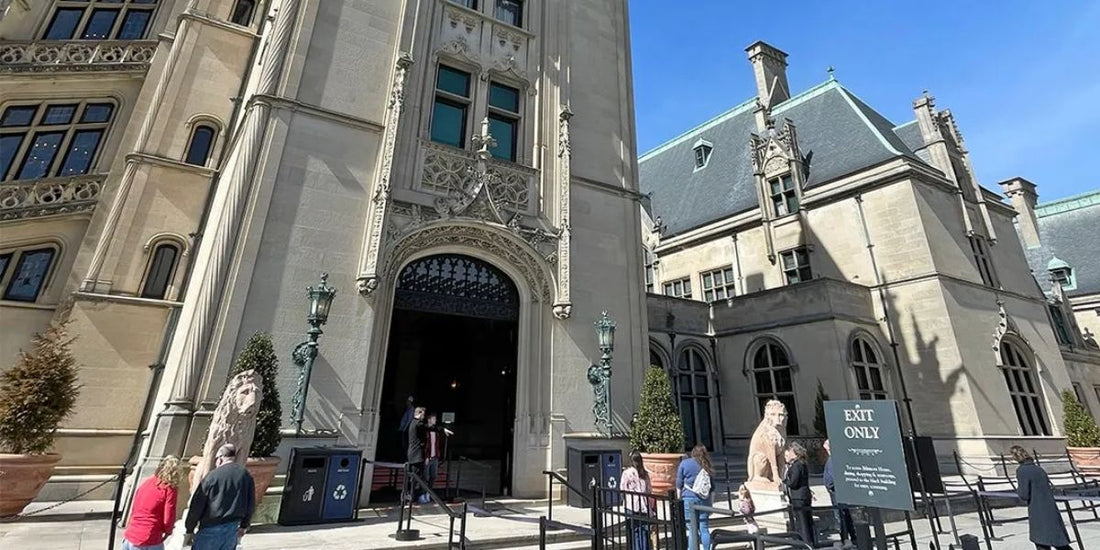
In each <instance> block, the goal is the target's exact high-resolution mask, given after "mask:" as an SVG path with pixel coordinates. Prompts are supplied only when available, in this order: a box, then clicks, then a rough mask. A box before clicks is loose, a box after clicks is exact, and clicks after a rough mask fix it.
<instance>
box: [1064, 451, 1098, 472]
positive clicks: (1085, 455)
mask: <svg viewBox="0 0 1100 550" xmlns="http://www.w3.org/2000/svg"><path fill="white" fill-rule="evenodd" d="M1066 452H1068V453H1069V458H1070V460H1072V461H1073V465H1074V466H1076V467H1077V469H1078V470H1081V471H1083V472H1086V473H1093V474H1097V473H1100V447H1066Z"/></svg>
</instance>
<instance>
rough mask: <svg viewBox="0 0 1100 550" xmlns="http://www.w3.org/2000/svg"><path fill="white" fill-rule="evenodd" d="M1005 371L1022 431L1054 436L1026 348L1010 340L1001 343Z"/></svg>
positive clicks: (1006, 382)
mask: <svg viewBox="0 0 1100 550" xmlns="http://www.w3.org/2000/svg"><path fill="white" fill-rule="evenodd" d="M1001 373H1002V374H1004V377H1005V384H1006V385H1007V386H1008V394H1009V396H1011V397H1012V408H1013V409H1015V410H1016V420H1018V421H1019V422H1020V430H1022V431H1023V433H1024V435H1050V428H1048V427H1047V421H1046V418H1045V416H1044V415H1043V399H1042V397H1041V392H1042V390H1041V388H1040V387H1039V384H1038V383H1037V381H1036V379H1035V376H1034V369H1033V368H1032V366H1031V362H1030V361H1028V359H1027V355H1026V354H1024V353H1023V349H1022V347H1018V346H1017V345H1016V344H1015V343H1013V342H1010V341H1002V342H1001Z"/></svg>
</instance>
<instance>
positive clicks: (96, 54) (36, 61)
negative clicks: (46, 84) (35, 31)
mask: <svg viewBox="0 0 1100 550" xmlns="http://www.w3.org/2000/svg"><path fill="white" fill-rule="evenodd" d="M156 51H157V41H156V40H95V41H93V40H72V41H63V40H37V41H33V42H11V41H5V42H4V43H3V44H0V70H2V71H8V72H12V71H40V72H48V71H70V70H80V71H89V70H91V71H95V70H110V71H117V70H135V71H144V70H146V69H148V68H149V62H150V61H152V59H153V54H154V53H156Z"/></svg>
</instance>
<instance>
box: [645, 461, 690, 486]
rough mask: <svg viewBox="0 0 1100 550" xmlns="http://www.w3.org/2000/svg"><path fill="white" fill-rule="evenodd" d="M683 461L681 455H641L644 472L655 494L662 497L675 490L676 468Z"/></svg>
mask: <svg viewBox="0 0 1100 550" xmlns="http://www.w3.org/2000/svg"><path fill="white" fill-rule="evenodd" d="M683 459H684V455H683V454H682V453H642V462H643V463H644V464H645V471H647V472H649V480H650V481H649V482H650V484H651V485H652V487H653V492H654V493H655V494H659V495H664V494H666V493H668V491H669V489H675V488H676V468H677V467H679V466H680V461H681V460H683Z"/></svg>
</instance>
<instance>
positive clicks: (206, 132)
mask: <svg viewBox="0 0 1100 550" xmlns="http://www.w3.org/2000/svg"><path fill="white" fill-rule="evenodd" d="M217 135H218V131H217V130H215V129H214V127H212V126H210V125H209V124H199V125H197V126H195V129H194V130H192V131H191V141H190V143H188V145H187V155H186V156H184V158H183V162H186V163H187V164H194V165H195V166H206V163H207V161H209V160H210V150H211V149H213V147H214V138H215V136H217Z"/></svg>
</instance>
